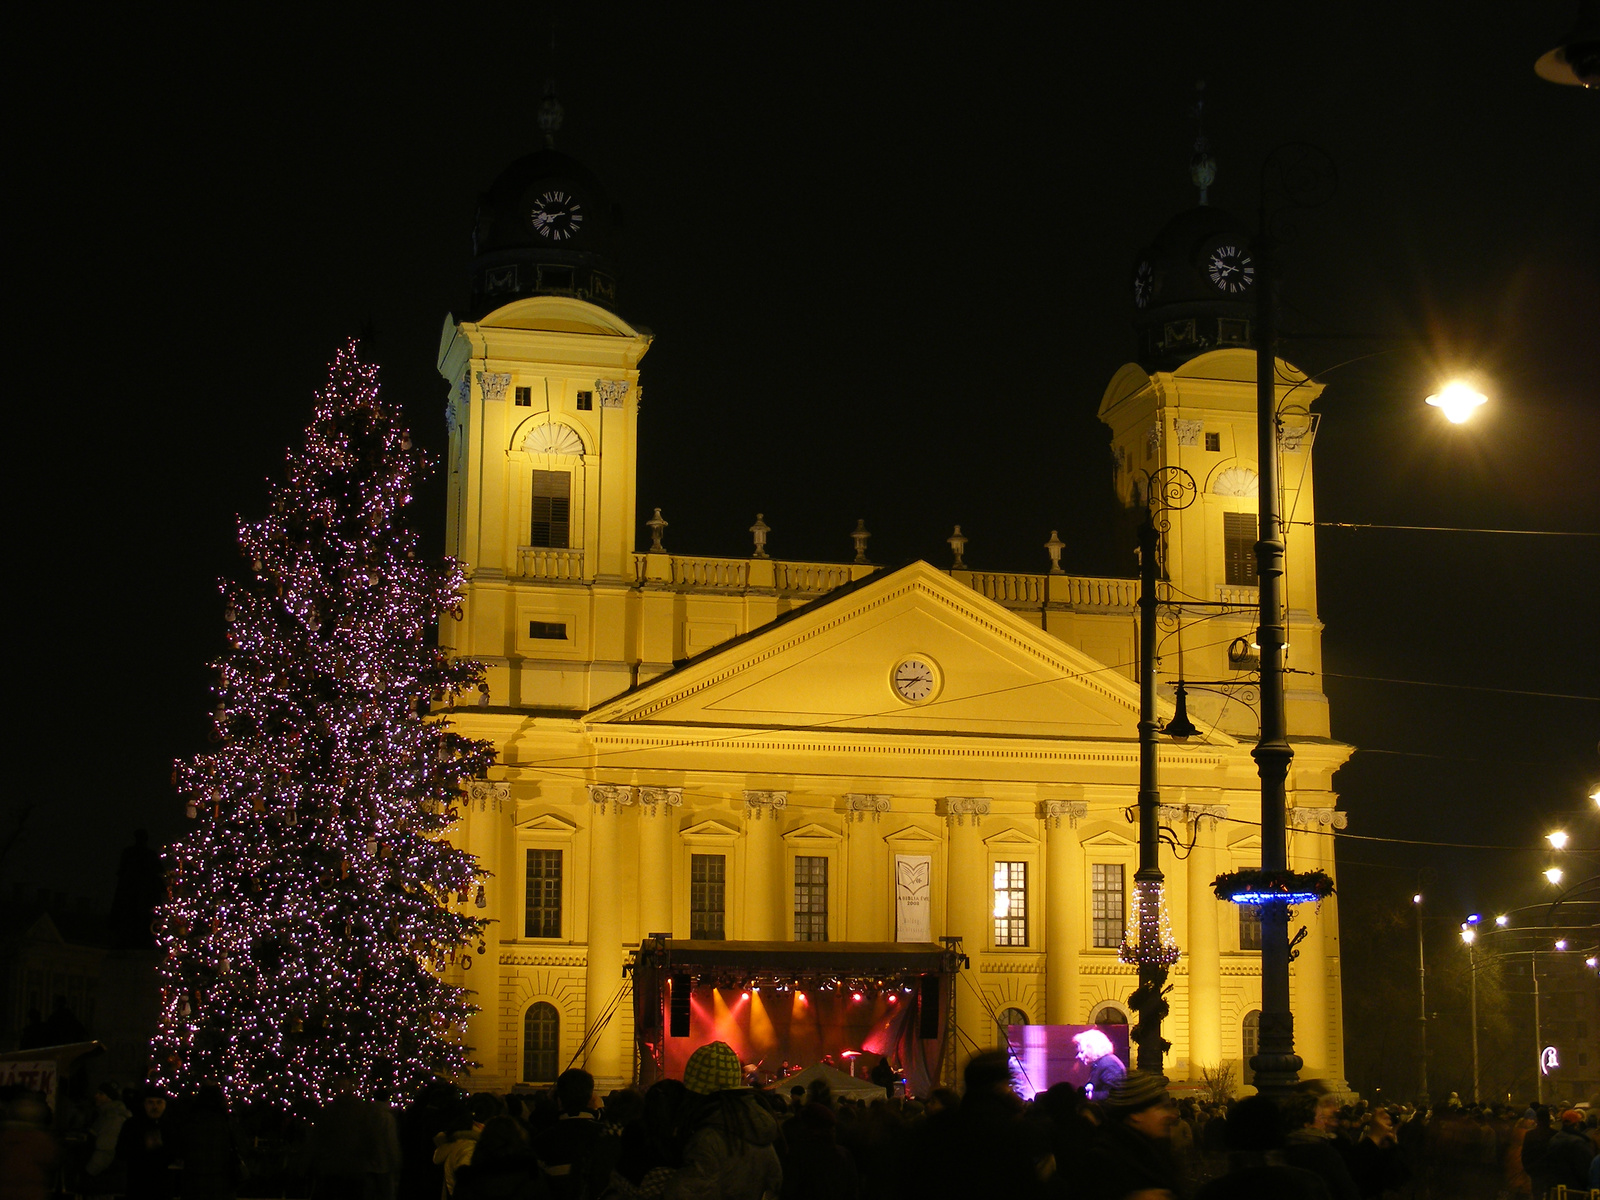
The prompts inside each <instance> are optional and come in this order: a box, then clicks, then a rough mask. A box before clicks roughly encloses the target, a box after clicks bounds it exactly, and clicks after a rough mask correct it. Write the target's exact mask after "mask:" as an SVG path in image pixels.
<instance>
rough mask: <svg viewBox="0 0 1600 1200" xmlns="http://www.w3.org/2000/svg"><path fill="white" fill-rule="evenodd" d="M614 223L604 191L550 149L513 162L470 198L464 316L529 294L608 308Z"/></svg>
mask: <svg viewBox="0 0 1600 1200" xmlns="http://www.w3.org/2000/svg"><path fill="white" fill-rule="evenodd" d="M550 214H555V219H554V220H549V216H550ZM547 222H548V223H547ZM621 223H622V222H621V214H620V212H619V211H618V209H617V207H616V205H615V204H613V203H612V201H611V198H610V196H608V195H607V193H606V190H605V187H604V186H603V185H602V184H601V182H600V180H599V179H598V178H597V177H596V176H595V175H594V173H593V172H592V171H590V170H589V169H588V168H587V167H585V166H584V165H583V164H582V163H580V162H578V161H577V160H576V159H574V158H572V157H570V156H568V155H566V154H561V153H559V152H558V151H555V150H538V151H535V152H534V153H532V154H527V155H524V156H523V157H522V158H519V159H517V160H516V161H515V162H513V163H512V164H511V165H510V166H508V167H506V169H505V170H503V171H501V172H500V174H499V176H498V177H497V178H496V179H495V181H494V182H493V183H492V184H490V185H489V190H488V191H486V192H484V193H483V195H482V196H480V197H479V198H478V215H477V218H476V219H475V220H474V222H473V228H472V248H473V258H472V303H471V306H470V310H471V311H470V314H469V315H470V316H471V317H472V318H477V317H481V316H483V315H484V314H485V313H487V312H491V311H493V310H494V309H496V308H499V307H500V306H501V305H504V304H509V303H510V302H511V301H512V300H515V299H517V298H518V297H520V296H536V295H558V296H577V297H579V298H581V299H584V300H589V301H591V302H593V303H595V304H599V305H602V306H604V307H606V308H614V307H615V306H616V272H615V268H614V265H613V264H614V261H615V254H616V244H617V238H618V234H619V232H620V228H621Z"/></svg>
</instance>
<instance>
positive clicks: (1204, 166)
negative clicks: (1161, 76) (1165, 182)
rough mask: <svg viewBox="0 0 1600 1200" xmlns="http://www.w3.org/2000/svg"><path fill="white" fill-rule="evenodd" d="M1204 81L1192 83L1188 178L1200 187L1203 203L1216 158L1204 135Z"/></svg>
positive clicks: (1215, 172) (1205, 201)
mask: <svg viewBox="0 0 1600 1200" xmlns="http://www.w3.org/2000/svg"><path fill="white" fill-rule="evenodd" d="M1205 108H1206V81H1205V80H1204V79H1201V80H1198V81H1197V82H1196V83H1195V85H1194V109H1193V112H1194V156H1193V157H1192V158H1190V159H1189V178H1190V179H1191V180H1193V181H1194V185H1195V187H1197V188H1199V189H1200V203H1201V204H1202V205H1205V204H1206V203H1207V202H1208V201H1207V199H1206V197H1207V193H1208V192H1209V190H1210V188H1211V184H1212V181H1213V180H1215V179H1216V177H1217V160H1216V159H1214V158H1212V157H1211V140H1210V139H1209V138H1207V137H1206V120H1205Z"/></svg>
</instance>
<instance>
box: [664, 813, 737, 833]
mask: <svg viewBox="0 0 1600 1200" xmlns="http://www.w3.org/2000/svg"><path fill="white" fill-rule="evenodd" d="M679 832H680V834H681V836H683V837H730V838H731V837H738V836H739V827H738V826H737V825H730V824H729V823H728V822H727V821H719V820H717V818H715V817H707V818H706V819H705V820H704V821H696V822H695V823H694V824H693V825H690V826H689V827H688V828H686V829H683V830H680V831H679Z"/></svg>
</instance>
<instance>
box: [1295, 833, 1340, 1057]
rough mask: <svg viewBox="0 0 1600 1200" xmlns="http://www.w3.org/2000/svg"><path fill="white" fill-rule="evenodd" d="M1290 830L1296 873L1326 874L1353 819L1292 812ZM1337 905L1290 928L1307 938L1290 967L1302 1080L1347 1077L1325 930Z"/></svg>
mask: <svg viewBox="0 0 1600 1200" xmlns="http://www.w3.org/2000/svg"><path fill="white" fill-rule="evenodd" d="M1288 815H1289V828H1290V829H1291V830H1293V831H1294V832H1293V834H1292V837H1293V839H1294V858H1293V860H1292V863H1291V865H1292V866H1293V868H1294V870H1296V871H1326V870H1327V867H1326V865H1325V858H1324V855H1325V853H1326V851H1327V849H1328V846H1329V843H1331V842H1332V840H1333V838H1332V834H1333V831H1334V830H1335V829H1342V828H1344V826H1345V824H1346V822H1347V821H1348V818H1347V817H1346V816H1345V814H1344V813H1342V812H1337V811H1335V810H1334V809H1332V808H1301V807H1299V806H1296V807H1294V808H1291V809H1289V813H1288ZM1330 904H1331V901H1327V900H1325V901H1323V902H1322V904H1321V905H1315V904H1302V905H1300V906H1298V907H1297V908H1296V909H1295V910H1294V920H1292V921H1291V922H1289V936H1290V937H1293V936H1294V935H1295V932H1296V930H1298V929H1299V927H1300V926H1302V925H1304V926H1305V929H1306V936H1305V938H1304V940H1302V941H1301V943H1300V944H1299V945H1298V946H1296V947H1295V950H1296V951H1297V952H1298V954H1299V957H1298V958H1296V959H1295V960H1294V962H1292V963H1291V964H1290V969H1291V971H1292V972H1293V978H1294V1001H1295V1004H1294V1028H1295V1047H1294V1048H1295V1053H1297V1054H1298V1055H1300V1057H1301V1059H1303V1060H1304V1062H1305V1066H1303V1067H1302V1068H1301V1069H1300V1078H1301V1079H1330V1078H1334V1079H1335V1080H1336V1082H1337V1079H1336V1077H1337V1076H1340V1075H1342V1073H1343V1072H1342V1071H1341V1070H1340V1069H1339V1068H1338V1066H1337V1065H1335V1064H1333V1063H1332V1062H1331V1060H1330V1058H1329V1054H1328V1045H1329V1042H1330V1041H1332V1038H1331V1036H1330V1035H1331V1033H1332V1030H1331V1029H1330V1028H1329V1025H1328V1011H1329V1004H1328V939H1327V937H1326V935H1325V933H1324V924H1325V922H1326V921H1327V920H1328V919H1329V918H1330V917H1331V916H1332V912H1331V910H1330V909H1329V905H1330Z"/></svg>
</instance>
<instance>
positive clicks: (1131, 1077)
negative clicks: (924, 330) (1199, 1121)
mask: <svg viewBox="0 0 1600 1200" xmlns="http://www.w3.org/2000/svg"><path fill="white" fill-rule="evenodd" d="M1169 1099H1171V1097H1170V1096H1169V1095H1168V1093H1167V1080H1166V1077H1165V1076H1164V1075H1157V1074H1154V1073H1153V1072H1150V1071H1129V1072H1128V1073H1127V1074H1126V1075H1124V1076H1123V1077H1122V1080H1121V1082H1120V1083H1118V1084H1117V1085H1116V1087H1114V1088H1112V1089H1111V1094H1110V1095H1109V1096H1107V1097H1106V1098H1105V1106H1106V1108H1107V1109H1108V1110H1109V1111H1110V1112H1111V1113H1112V1114H1113V1115H1115V1116H1128V1115H1129V1114H1132V1113H1136V1112H1142V1111H1144V1110H1145V1109H1147V1108H1154V1107H1155V1106H1156V1105H1157V1104H1160V1103H1162V1102H1163V1101H1166V1100H1169Z"/></svg>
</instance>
